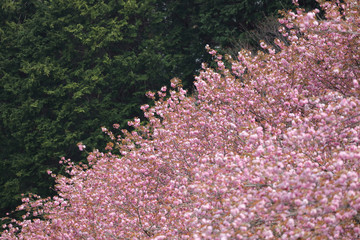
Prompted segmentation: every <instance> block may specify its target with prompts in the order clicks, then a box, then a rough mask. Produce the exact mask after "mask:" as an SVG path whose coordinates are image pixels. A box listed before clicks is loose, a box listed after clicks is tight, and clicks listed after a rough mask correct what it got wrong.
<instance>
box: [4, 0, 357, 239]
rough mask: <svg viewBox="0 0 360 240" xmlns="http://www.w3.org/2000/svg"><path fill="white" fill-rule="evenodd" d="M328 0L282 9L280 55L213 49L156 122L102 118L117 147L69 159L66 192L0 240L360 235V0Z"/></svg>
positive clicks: (33, 208)
mask: <svg viewBox="0 0 360 240" xmlns="http://www.w3.org/2000/svg"><path fill="white" fill-rule="evenodd" d="M320 3H321V4H322V8H323V10H324V16H325V18H324V19H319V17H317V15H318V13H319V10H316V9H315V10H313V11H311V12H305V11H304V10H302V9H298V10H297V12H287V13H284V14H285V15H284V16H285V17H284V18H283V19H281V20H280V21H281V23H282V24H283V26H284V27H283V28H282V29H280V31H281V32H282V33H283V35H284V36H286V37H287V38H288V40H289V44H286V43H283V42H280V41H276V44H277V45H278V46H280V47H281V49H282V50H281V51H280V52H276V51H275V50H274V49H272V48H271V47H269V46H267V45H266V44H265V43H261V46H262V47H263V48H264V50H266V53H264V52H259V53H258V54H257V55H256V56H253V54H251V53H250V52H248V51H246V50H242V51H241V52H239V55H238V57H237V59H236V60H235V59H232V58H231V57H230V56H225V57H223V56H221V55H219V54H218V53H217V52H216V51H215V50H213V49H210V47H209V46H207V48H208V51H209V53H210V54H212V55H213V57H214V60H215V61H216V62H217V66H218V67H217V69H211V68H208V67H207V66H206V65H205V64H204V65H203V70H202V71H201V73H200V74H199V75H198V76H197V77H196V81H195V86H196V93H195V94H194V95H193V96H188V95H187V93H186V90H184V89H182V87H181V83H180V81H179V80H178V79H176V78H175V79H173V80H172V81H171V87H172V89H170V90H168V89H166V88H165V87H163V88H161V90H160V91H159V92H158V93H157V96H158V97H159V98H158V99H157V100H156V101H155V105H154V106H153V107H149V106H148V105H144V106H142V107H141V108H142V110H143V111H144V114H145V116H146V117H147V119H148V123H147V124H142V123H141V122H140V120H139V119H135V120H134V121H132V122H130V123H129V125H131V126H133V127H134V128H135V130H134V131H133V132H127V131H125V130H123V131H122V134H121V136H120V135H119V136H117V135H116V134H114V133H112V132H111V131H110V130H108V129H106V128H105V127H103V131H104V132H105V133H107V134H108V135H109V137H110V138H111V142H109V143H108V146H107V149H108V152H106V153H101V152H98V151H94V152H91V153H89V156H88V162H89V164H88V165H79V166H78V165H75V164H74V163H72V162H71V161H69V160H64V159H63V160H62V163H63V164H65V165H66V166H67V169H68V174H69V175H70V177H65V176H57V177H56V179H57V189H58V194H59V195H58V196H57V197H54V198H51V199H41V198H38V197H37V196H31V197H30V198H24V200H23V201H24V204H23V205H21V206H20V207H19V209H27V214H26V215H25V216H24V220H23V221H14V222H13V223H12V224H9V225H6V226H4V228H6V229H5V231H4V232H3V233H2V235H1V239H157V240H160V239H358V238H360V171H359V167H360V166H359V165H360V146H359V142H360V114H359V113H360V87H359V81H360V78H359V76H360V62H359V59H360V49H359V46H360V39H359V35H360V31H359V25H360V17H359V7H360V2H359V1H358V0H344V1H341V3H340V1H332V2H329V1H320ZM229 66H230V67H229ZM148 95H149V97H151V98H154V99H155V96H156V94H155V93H149V94H148ZM114 128H115V129H117V125H114ZM114 131H115V130H114ZM79 147H80V148H81V149H80V150H84V148H85V146H83V145H82V144H80V145H79ZM50 174H51V173H50Z"/></svg>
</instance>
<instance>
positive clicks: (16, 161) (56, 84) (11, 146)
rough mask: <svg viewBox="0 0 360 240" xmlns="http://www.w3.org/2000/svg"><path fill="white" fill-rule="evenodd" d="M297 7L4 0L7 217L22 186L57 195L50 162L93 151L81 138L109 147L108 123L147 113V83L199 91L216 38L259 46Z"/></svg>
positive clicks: (200, 1) (233, 47)
mask: <svg viewBox="0 0 360 240" xmlns="http://www.w3.org/2000/svg"><path fill="white" fill-rule="evenodd" d="M299 3H300V5H301V6H302V7H305V8H307V9H312V8H314V7H316V6H317V5H316V2H315V1H313V0H311V1H310V0H305V1H299ZM289 8H293V6H292V4H291V0H257V1H254V0H238V1H235V0H233V1H231V0H228V1H227V0H2V1H0V44H1V45H0V217H1V216H5V213H6V212H11V211H12V210H14V209H15V207H16V206H17V205H19V204H20V203H21V193H29V192H32V193H36V194H39V195H41V196H43V197H46V196H51V195H52V194H54V190H53V184H54V182H53V179H52V178H51V177H49V176H48V174H47V173H46V170H47V169H51V170H52V171H53V172H55V173H59V172H61V171H62V169H61V166H60V165H59V164H58V162H59V160H60V157H62V156H65V157H66V158H71V159H72V160H74V161H80V160H81V159H85V156H86V154H85V153H81V152H80V151H79V150H78V149H77V145H76V144H77V143H78V142H82V143H83V144H85V145H86V146H87V150H89V151H91V150H92V149H93V148H98V149H100V150H103V148H104V147H105V145H106V142H107V140H106V139H107V138H106V136H104V134H103V133H102V132H101V126H106V127H110V126H112V124H113V123H119V124H120V125H121V127H122V128H126V127H127V121H128V120H130V119H132V118H133V117H135V116H139V117H141V116H142V113H141V111H140V108H139V107H140V105H142V104H145V103H148V102H149V100H148V99H147V98H146V97H145V92H146V91H148V90H158V89H159V88H160V87H161V86H163V85H168V83H169V80H170V79H171V78H173V77H178V78H180V79H182V80H183V84H184V86H185V88H188V89H189V90H190V91H191V89H192V81H193V76H194V75H196V74H197V71H198V69H200V65H201V63H202V62H209V61H210V60H211V56H209V55H208V54H207V53H206V51H205V49H204V46H205V45H206V44H209V45H210V46H211V47H213V48H218V49H222V51H224V52H227V53H233V54H236V52H237V51H238V50H239V48H241V47H246V48H250V49H252V50H257V49H258V47H257V44H258V41H259V39H262V38H267V39H269V41H270V40H271V39H273V37H274V36H275V35H276V28H277V26H276V24H277V22H276V20H274V19H276V18H277V17H279V16H278V10H280V9H289ZM274 31H275V33H274Z"/></svg>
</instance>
